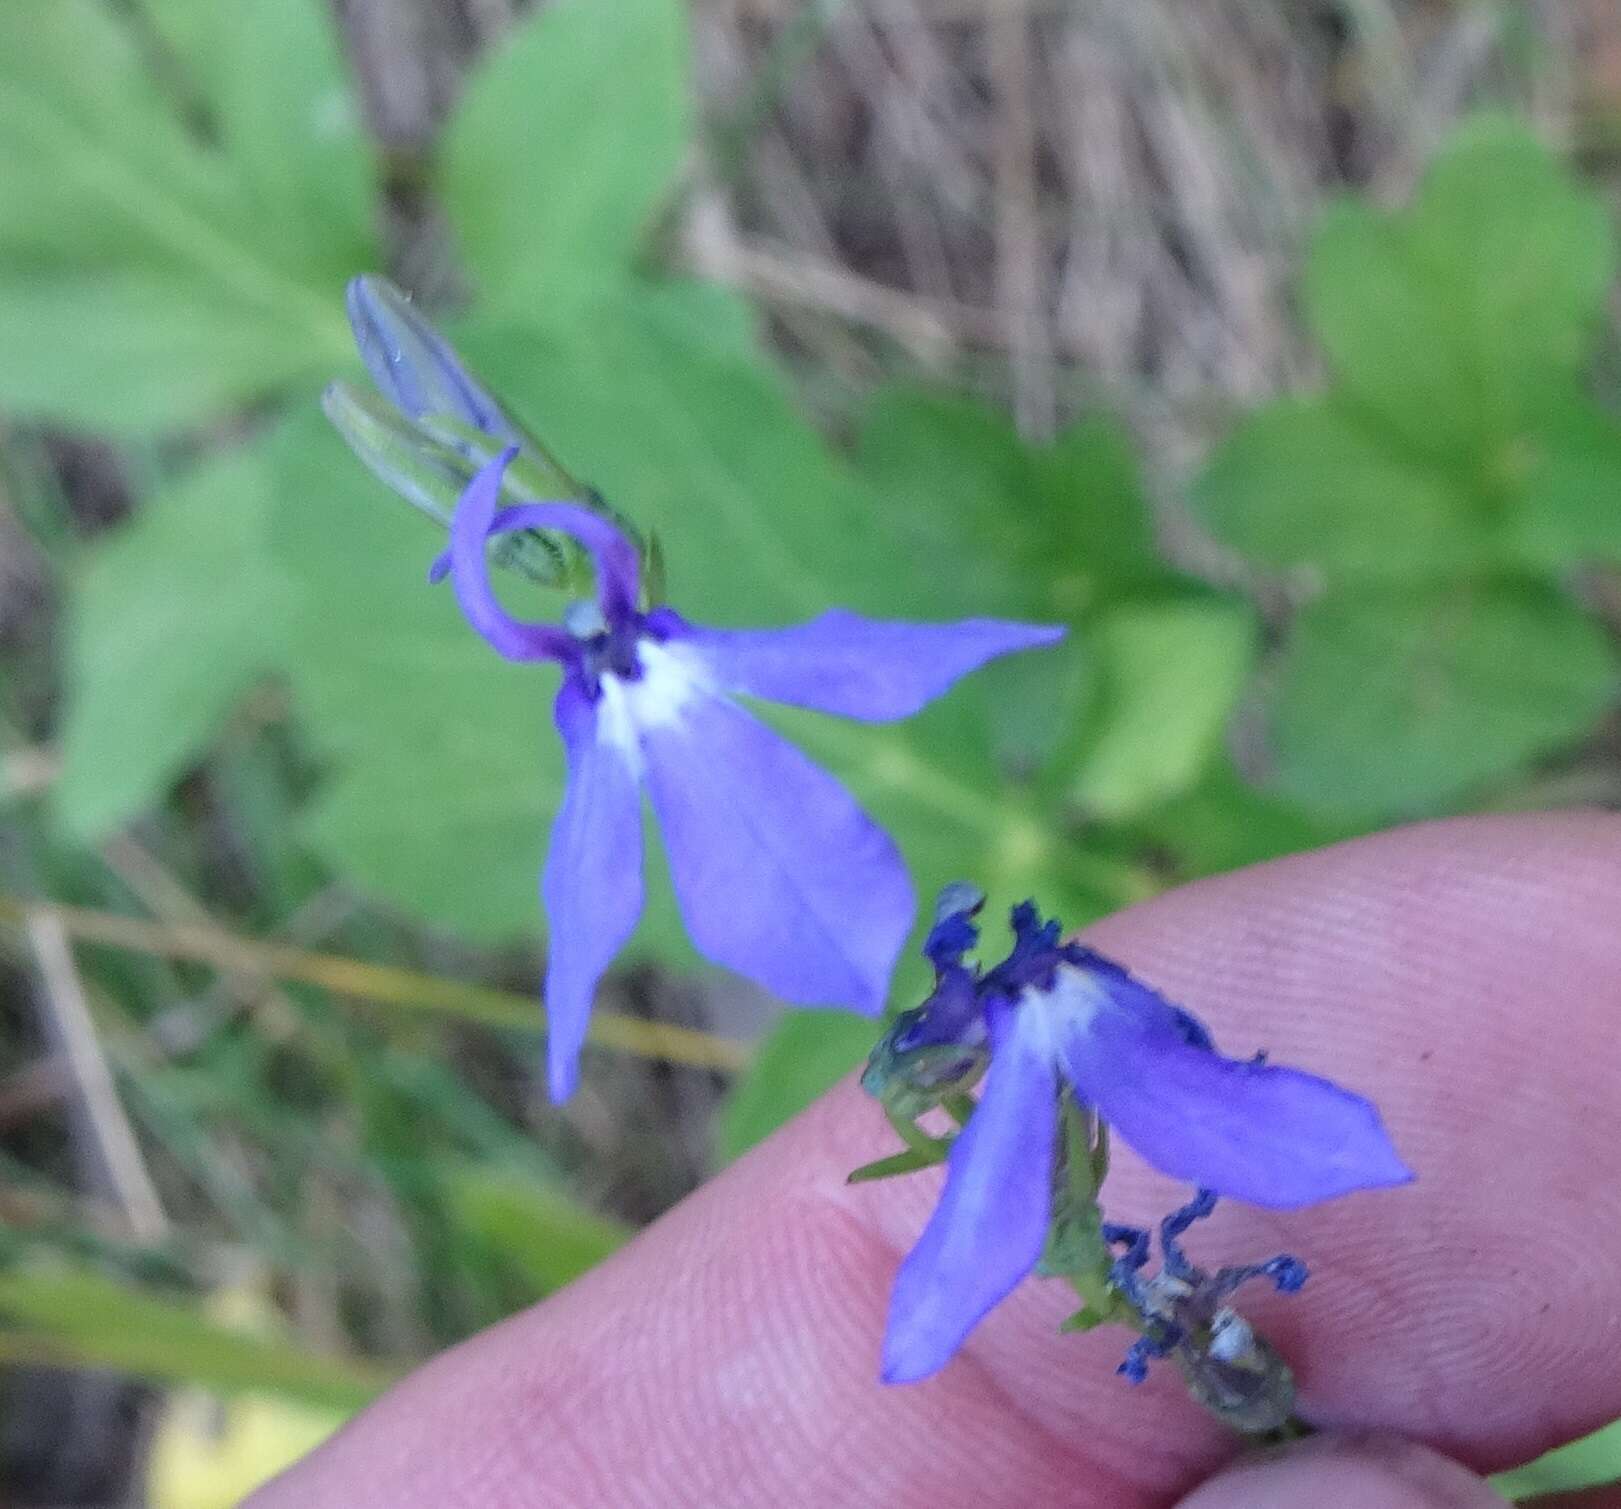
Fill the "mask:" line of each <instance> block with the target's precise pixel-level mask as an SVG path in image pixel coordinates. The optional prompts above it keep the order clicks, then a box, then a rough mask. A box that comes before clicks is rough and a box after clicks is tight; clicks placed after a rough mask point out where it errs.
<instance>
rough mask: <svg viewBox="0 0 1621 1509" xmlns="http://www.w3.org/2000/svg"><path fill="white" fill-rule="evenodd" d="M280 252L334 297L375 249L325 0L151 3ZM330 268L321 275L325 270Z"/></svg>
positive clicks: (358, 138)
mask: <svg viewBox="0 0 1621 1509" xmlns="http://www.w3.org/2000/svg"><path fill="white" fill-rule="evenodd" d="M146 3H147V4H148V6H149V7H150V8H151V9H152V12H153V22H154V25H155V27H156V30H157V32H158V34H159V36H161V37H162V38H163V39H164V41H165V42H166V43H168V44H169V45H170V46H171V47H173V48H174V49H175V51H176V52H177V53H178V55H179V57H180V60H181V64H182V66H183V67H184V68H185V70H186V78H185V83H186V84H187V85H188V86H189V87H192V88H194V89H196V90H198V91H199V92H200V95H201V103H202V105H203V107H204V108H205V109H206V110H207V111H208V114H209V118H210V123H211V124H212V125H213V127H214V128H215V130H216V131H217V132H218V135H219V140H220V147H221V150H222V151H223V153H224V155H225V156H226V157H227V158H228V159H229V160H230V163H231V167H232V171H233V173H234V174H235V175H236V177H237V178H238V180H239V182H240V183H241V185H242V187H243V189H244V191H245V194H246V196H247V198H248V200H249V204H250V206H251V213H252V214H253V216H254V218H255V219H257V220H259V221H261V222H263V223H264V224H266V225H275V226H276V228H277V231H278V237H279V244H278V247H277V253H278V255H281V256H283V257H285V258H287V260H289V261H296V263H297V265H298V266H299V267H300V268H301V269H303V270H304V271H305V272H306V273H307V274H308V275H309V277H310V279H311V281H312V283H313V282H315V281H316V280H320V281H322V282H325V281H326V278H328V277H329V278H330V280H331V282H330V287H331V289H332V291H333V292H334V293H336V292H337V291H338V290H340V289H341V288H342V286H343V283H344V281H345V280H346V279H347V278H348V276H349V275H350V274H351V273H352V272H353V271H354V267H353V263H354V260H355V257H356V255H357V254H358V255H361V256H362V257H364V256H365V255H367V254H368V252H369V248H370V245H371V239H372V238H371V232H370V229H369V218H370V214H371V200H372V196H373V187H374V186H373V181H372V180H373V167H372V162H371V150H370V147H369V145H368V142H367V137H366V134H365V132H364V130H363V129H362V124H361V121H360V116H359V110H358V105H357V101H356V100H355V98H354V95H353V93H352V91H351V90H350V89H349V87H348V81H347V79H346V77H345V72H344V68H343V63H342V59H341V57H340V55H339V49H338V39H337V34H336V31H335V28H334V26H333V22H332V16H331V13H330V11H329V10H328V8H327V7H326V6H325V5H323V4H321V3H320V0H234V3H233V4H231V5H230V6H221V5H218V4H216V3H214V0H157V3H156V4H155V5H153V0H146ZM323 270H325V273H324V275H323Z"/></svg>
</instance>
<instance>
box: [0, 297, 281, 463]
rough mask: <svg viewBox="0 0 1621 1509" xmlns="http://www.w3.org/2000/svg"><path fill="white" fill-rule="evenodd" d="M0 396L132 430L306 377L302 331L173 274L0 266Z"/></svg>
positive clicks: (20, 405) (12, 403) (47, 414)
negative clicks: (2, 357)
mask: <svg viewBox="0 0 1621 1509" xmlns="http://www.w3.org/2000/svg"><path fill="white" fill-rule="evenodd" d="M0 350H4V351H7V352H13V353H27V356H26V358H23V357H21V356H18V357H16V358H14V359H12V360H8V361H6V362H4V363H0V404H3V405H4V406H5V407H6V408H8V409H9V410H11V411H12V412H13V413H15V414H18V415H22V416H38V417H41V418H47V419H63V420H68V421H71V422H72V423H74V424H77V425H83V426H86V427H93V428H100V429H106V430H113V431H117V432H120V433H127V434H139V433H142V432H145V431H151V430H161V429H169V428H174V427H176V426H179V425H184V424H189V423H191V422H193V421H195V420H196V419H197V418H198V417H199V416H201V415H206V414H210V413H216V412H218V411H220V410H222V409H226V408H229V407H230V406H232V405H233V404H236V403H239V402H241V401H242V400H244V399H246V398H249V397H252V396H254V395H256V394H262V393H271V392H274V391H276V390H277V389H280V388H282V387H284V386H286V385H287V384H289V383H295V382H299V381H301V380H307V379H309V378H310V377H311V376H312V375H313V374H312V373H311V371H310V350H309V332H308V330H307V329H305V328H304V327H301V326H299V325H297V324H290V323H289V322H287V321H286V320H284V319H280V318H278V317H276V316H275V314H274V313H273V312H272V311H271V310H269V309H268V308H263V309H255V308H252V307H244V305H243V304H241V303H240V302H238V301H236V300H235V299H233V298H230V297H224V296H221V294H220V293H219V291H218V289H217V287H216V286H214V285H213V284H211V283H209V282H208V281H207V280H204V279H201V278H198V277H195V276H193V275H191V274H188V273H184V272H181V271H178V270H170V269H165V270H161V271H159V270H153V269H149V268H134V269H131V268H122V267H119V268H108V269H96V270H92V271H71V272H42V273H35V272H31V271H28V272H25V271H21V270H18V271H13V272H11V273H9V274H8V273H6V272H5V271H4V270H0Z"/></svg>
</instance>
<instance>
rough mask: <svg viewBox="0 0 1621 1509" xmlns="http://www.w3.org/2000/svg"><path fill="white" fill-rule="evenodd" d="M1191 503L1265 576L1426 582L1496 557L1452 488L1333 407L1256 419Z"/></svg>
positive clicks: (1217, 457)
mask: <svg viewBox="0 0 1621 1509" xmlns="http://www.w3.org/2000/svg"><path fill="white" fill-rule="evenodd" d="M1190 501H1191V502H1192V504H1193V507H1194V509H1195V511H1196V512H1197V513H1198V514H1199V516H1200V517H1201V518H1202V519H1203V521H1204V522H1205V523H1206V524H1207V525H1208V526H1209V528H1210V529H1211V530H1212V531H1213V532H1214V533H1215V534H1216V535H1217V536H1218V537H1219V538H1220V539H1221V540H1223V541H1224V542H1225V543H1227V544H1229V545H1231V546H1232V547H1233V548H1234V549H1235V550H1238V551H1240V552H1242V553H1243V554H1244V555H1247V556H1249V557H1251V558H1252V559H1254V560H1255V561H1258V562H1260V563H1261V564H1263V565H1267V566H1274V567H1280V568H1281V567H1291V566H1298V565H1303V564H1312V565H1316V566H1318V567H1320V568H1321V569H1323V570H1324V571H1325V572H1328V573H1331V574H1333V575H1336V576H1366V577H1391V578H1400V577H1415V576H1416V577H1424V576H1431V575H1433V574H1435V573H1436V572H1437V571H1443V570H1455V569H1459V568H1463V567H1469V566H1473V565H1475V564H1477V563H1478V562H1479V561H1480V560H1481V559H1482V557H1483V556H1485V555H1486V553H1487V551H1488V547H1489V541H1488V539H1487V538H1486V530H1485V521H1484V520H1482V519H1479V518H1478V517H1476V516H1474V515H1473V513H1472V511H1471V505H1470V499H1469V497H1468V495H1467V494H1466V493H1465V492H1463V491H1462V489H1461V488H1460V487H1459V485H1458V483H1457V482H1456V480H1455V479H1453V478H1449V477H1448V476H1447V475H1446V474H1445V472H1443V471H1442V470H1441V469H1440V468H1439V467H1436V466H1434V465H1432V464H1430V463H1427V462H1424V461H1421V460H1417V459H1414V458H1412V457H1411V456H1408V455H1406V454H1404V453H1403V452H1402V450H1401V449H1400V448H1399V447H1397V446H1393V445H1392V444H1391V442H1390V439H1389V438H1388V437H1387V436H1385V435H1383V434H1381V433H1380V432H1379V431H1378V430H1376V429H1374V428H1372V427H1370V426H1369V425H1368V424H1367V423H1366V422H1365V421H1364V420H1362V419H1360V418H1358V417H1357V416H1356V415H1355V414H1354V413H1353V412H1351V411H1350V410H1348V409H1347V408H1346V407H1345V406H1344V405H1343V404H1340V403H1338V402H1336V401H1334V400H1332V399H1329V400H1322V399H1305V400H1284V401H1281V402H1278V403H1273V404H1268V405H1267V406H1266V407H1264V408H1261V409H1259V410H1257V411H1256V412H1255V413H1253V414H1251V415H1250V416H1249V417H1248V418H1246V419H1245V420H1243V421H1242V422H1241V423H1240V424H1239V426H1238V428H1237V429H1236V430H1234V431H1233V433H1232V434H1231V435H1230V436H1229V437H1228V438H1227V440H1226V441H1224V442H1223V444H1222V445H1221V446H1220V447H1219V449H1218V450H1217V451H1216V453H1215V454H1214V455H1213V456H1212V457H1211V459H1210V462H1209V464H1208V466H1207V467H1206V468H1205V470H1204V472H1203V473H1202V474H1201V475H1200V477H1199V478H1198V480H1197V481H1196V482H1195V484H1194V486H1193V489H1192V492H1191V498H1190Z"/></svg>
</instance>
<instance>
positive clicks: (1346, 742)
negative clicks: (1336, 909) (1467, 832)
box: [1271, 583, 1621, 815]
mask: <svg viewBox="0 0 1621 1509" xmlns="http://www.w3.org/2000/svg"><path fill="white" fill-rule="evenodd" d="M1618 684H1621V677H1618V674H1617V665H1616V660H1615V657H1614V654H1613V653H1612V651H1611V649H1610V646H1609V645H1608V643H1607V641H1606V640H1605V637H1604V635H1603V634H1602V633H1601V632H1600V630H1599V629H1598V627H1597V626H1596V625H1595V624H1593V623H1592V622H1591V621H1590V620H1589V619H1588V618H1586V617H1585V616H1584V615H1583V614H1582V613H1581V612H1580V611H1578V610H1577V609H1576V608H1575V607H1574V606H1573V605H1572V604H1571V603H1570V602H1569V601H1567V600H1566V599H1565V598H1563V597H1562V596H1560V595H1559V594H1558V593H1556V592H1554V591H1553V590H1552V589H1550V588H1547V587H1544V586H1541V585H1537V584H1530V583H1525V584H1521V583H1493V584H1474V583H1460V584H1458V585H1455V586H1450V587H1435V588H1431V589H1429V590H1427V591H1424V592H1421V593H1401V594H1399V593H1395V592H1379V591H1371V590H1370V591H1367V592H1360V593H1343V594H1337V595H1332V596H1329V597H1325V598H1323V599H1322V600H1321V601H1319V602H1317V603H1315V604H1314V605H1312V606H1311V607H1309V608H1307V609H1306V610H1305V611H1304V612H1302V614H1301V615H1300V617H1299V619H1298V620H1297V621H1296V623H1295V626H1294V632H1293V634H1292V636H1291V639H1290V642H1289V647H1288V651H1287V653H1286V654H1285V656H1284V660H1283V664H1282V667H1281V670H1280V683H1279V685H1278V687H1277V690H1276V694H1275V696H1274V698H1273V701H1272V707H1271V721H1272V730H1273V736H1274V741H1275V749H1276V757H1277V765H1278V783H1279V786H1280V787H1281V788H1282V789H1283V790H1284V791H1286V792H1288V793H1290V794H1292V795H1294V796H1297V797H1299V798H1300V799H1302V800H1303V801H1307V802H1309V803H1311V804H1312V805H1313V806H1318V807H1322V808H1324V809H1326V810H1329V811H1336V810H1337V811H1343V812H1365V813H1380V814H1390V815H1395V814H1403V813H1416V812H1423V811H1427V810H1432V809H1434V808H1435V807H1436V806H1438V805H1439V804H1441V803H1443V802H1445V801H1448V800H1450V799H1455V798H1456V797H1458V796H1459V795H1460V794H1462V793H1463V792H1466V791H1467V790H1468V789H1469V788H1470V787H1472V786H1476V785H1478V784H1480V783H1481V782H1484V781H1487V780H1489V779H1491V778H1493V777H1499V776H1504V775H1507V774H1509V773H1510V772H1512V771H1514V770H1516V769H1518V768H1519V767H1520V766H1522V765H1523V764H1524V763H1525V762H1527V761H1528V760H1530V759H1532V758H1534V757H1535V756H1537V755H1539V754H1544V753H1547V752H1549V751H1551V750H1554V749H1557V748H1558V747H1560V746H1561V745H1568V744H1571V743H1573V742H1574V741H1575V740H1577V739H1579V738H1581V736H1582V735H1583V734H1584V733H1586V732H1587V731H1588V730H1589V729H1590V728H1591V726H1592V724H1593V723H1594V721H1595V720H1596V719H1597V718H1598V716H1599V715H1600V713H1602V712H1603V711H1604V709H1605V707H1606V706H1607V705H1608V704H1609V703H1610V701H1611V699H1612V698H1613V696H1614V694H1615V692H1616V690H1617V687H1618Z"/></svg>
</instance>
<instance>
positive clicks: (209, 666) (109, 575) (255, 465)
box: [55, 451, 285, 839]
mask: <svg viewBox="0 0 1621 1509" xmlns="http://www.w3.org/2000/svg"><path fill="white" fill-rule="evenodd" d="M270 489H271V482H270V478H269V476H268V475H267V473H266V471H265V468H264V466H263V465H262V463H261V459H260V457H259V456H258V455H257V454H256V453H254V452H251V451H244V452H238V453H235V454H232V455H229V456H226V457H224V458H221V459H216V460H210V461H205V462H203V463H201V464H200V465H199V466H197V467H196V468H195V469H194V470H193V471H191V472H190V473H189V474H188V475H187V476H186V477H185V478H184V479H183V480H181V481H179V482H177V483H175V484H173V485H172V486H171V487H169V488H168V489H167V490H165V491H162V492H160V493H159V494H157V495H156V496H154V497H152V498H151V499H149V500H148V501H147V502H146V503H145V504H144V505H143V506H142V507H141V509H140V510H139V512H138V513H137V514H136V516H135V518H134V519H133V520H132V521H131V522H130V523H129V524H127V525H125V526H124V527H123V528H122V529H120V530H119V531H118V532H117V533H116V534H114V535H112V536H111V537H110V538H108V539H107V540H106V541H105V542H104V543H102V544H100V545H99V546H97V547H96V548H95V550H94V551H93V553H92V555H91V558H90V561H89V564H88V566H87V568H86V569H85V571H84V573H83V575H82V576H81V578H80V579H79V581H78V583H77V586H76V590H75V591H74V593H73V595H72V597H71V598H70V605H69V613H70V629H69V639H68V644H69V649H68V668H67V714H66V719H65V722H64V725H63V728H62V730H61V741H62V762H63V766H62V775H61V778H60V779H59V781H58V782H57V784H56V787H55V799H56V803H57V810H58V811H59V812H60V813H61V815H62V816H63V818H64V819H65V820H66V822H67V824H68V826H69V827H70V828H71V829H72V830H73V832H74V833H76V834H77V835H79V836H80V837H83V838H86V839H93V838H96V837H99V836H100V835H102V834H104V833H106V832H107V831H108V830H109V829H110V828H113V827H115V826H117V825H118V824H119V823H121V822H123V821H125V820H126V819H128V818H129V817H131V816H132V815H134V813H136V812H137V811H139V810H140V809H141V808H143V807H145V806H147V805H148V804H149V803H151V802H152V801H153V800H154V799H155V798H157V797H158V796H160V795H161V794H162V793H163V791H164V790H165V789H166V788H167V786H168V785H169V783H170V782H171V781H172V780H173V779H174V777H175V776H176V775H177V774H178V773H179V772H180V770H181V769H182V768H183V767H184V766H185V765H186V763H187V762H188V761H189V760H190V759H191V758H192V757H194V756H195V754H196V753H197V751H198V750H199V749H201V748H202V747H204V746H205V745H206V744H207V743H208V742H209V740H210V739H211V738H212V737H213V735H214V733H215V731H216V730H217V728H218V726H219V724H220V722H221V720H222V719H223V718H224V717H225V715H226V714H227V713H228V712H229V711H230V710H231V708H232V707H233V706H234V705H235V704H236V702H237V701H238V699H240V698H241V696H242V695H243V693H244V692H245V691H246V690H247V689H248V688H249V686H251V685H252V683H253V682H254V681H255V680H256V679H258V678H259V677H261V676H263V675H264V674H266V673H267V672H268V671H270V670H273V669H274V668H275V667H276V666H277V665H278V664H279V662H280V658H281V657H280V646H279V634H280V630H281V624H282V619H283V614H284V607H285V597H284V591H283V583H282V580H281V578H280V576H279V575H278V573H277V572H276V570H275V568H274V566H273V565H272V563H271V562H270V559H269V552H268V548H267V541H266V538H265V528H266V511H267V509H268V507H269V504H270Z"/></svg>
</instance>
